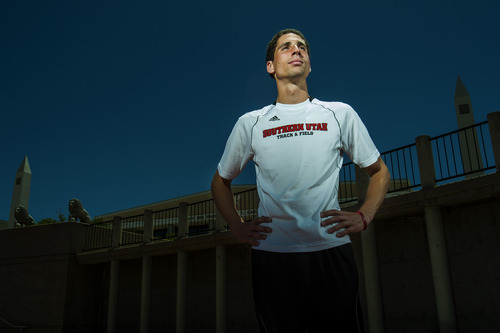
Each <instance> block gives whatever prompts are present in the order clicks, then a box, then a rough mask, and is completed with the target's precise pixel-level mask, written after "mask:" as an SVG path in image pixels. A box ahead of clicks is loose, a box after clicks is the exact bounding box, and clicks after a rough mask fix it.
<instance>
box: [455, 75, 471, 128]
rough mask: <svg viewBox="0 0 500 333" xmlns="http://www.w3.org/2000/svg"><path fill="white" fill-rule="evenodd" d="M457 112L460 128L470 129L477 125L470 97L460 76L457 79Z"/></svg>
mask: <svg viewBox="0 0 500 333" xmlns="http://www.w3.org/2000/svg"><path fill="white" fill-rule="evenodd" d="M455 112H456V114H457V123H458V128H464V127H468V126H471V125H474V124H475V123H476V122H475V121H474V111H473V110H472V104H471V100H470V95H469V92H468V91H467V88H465V84H464V83H463V81H462V79H461V78H460V75H459V76H458V77H457V84H456V86H455Z"/></svg>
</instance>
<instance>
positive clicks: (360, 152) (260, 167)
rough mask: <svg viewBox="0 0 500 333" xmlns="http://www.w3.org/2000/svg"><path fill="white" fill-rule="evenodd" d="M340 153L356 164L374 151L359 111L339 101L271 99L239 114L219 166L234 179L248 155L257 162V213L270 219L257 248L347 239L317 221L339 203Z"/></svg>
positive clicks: (372, 157)
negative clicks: (282, 101) (268, 229)
mask: <svg viewBox="0 0 500 333" xmlns="http://www.w3.org/2000/svg"><path fill="white" fill-rule="evenodd" d="M342 152H346V153H347V154H348V156H349V157H350V158H351V160H352V161H353V162H354V163H355V164H357V165H359V166H360V167H361V168H365V167H368V166H370V165H372V164H373V163H375V162H376V161H377V159H378V157H379V156H380V154H379V152H378V150H377V148H376V147H375V145H374V144H373V142H372V140H371V138H370V136H369V134H368V131H367V130H366V127H365V126H364V124H363V123H362V121H361V119H360V118H359V116H358V115H357V113H356V112H355V111H354V110H353V108H352V107H350V106H349V105H347V104H344V103H339V102H322V101H319V100H317V99H313V100H307V101H305V102H303V103H299V104H293V105H292V104H279V103H277V104H276V105H269V106H266V107H264V108H262V109H260V110H257V111H252V112H249V113H246V114H244V115H243V116H241V117H240V118H239V119H238V121H237V122H236V125H235V126H234V128H233V131H232V132H231V135H230V136H229V139H228V141H227V144H226V148H225V150H224V154H223V156H222V158H221V161H220V162H219V165H218V171H219V174H220V176H221V177H223V178H226V179H234V178H236V177H237V176H238V175H239V174H240V173H241V171H242V170H243V168H244V167H245V165H246V164H247V162H248V161H249V160H253V161H254V163H255V171H256V176H257V191H258V194H259V199H260V203H259V211H258V215H259V216H269V217H271V218H272V219H273V221H272V223H270V224H269V226H270V227H271V228H272V229H273V232H272V234H270V235H269V236H268V238H267V240H265V241H260V245H259V246H258V247H255V249H259V250H266V251H272V252H310V251H319V250H325V249H328V248H332V247H335V246H339V245H343V244H346V243H349V242H350V239H349V237H347V236H346V237H342V238H338V237H336V236H335V234H328V233H327V232H326V230H327V228H326V227H321V226H320V222H321V218H320V213H321V212H322V211H325V210H328V209H340V207H339V204H338V199H337V194H338V186H339V171H340V168H341V167H342V161H343V153H342Z"/></svg>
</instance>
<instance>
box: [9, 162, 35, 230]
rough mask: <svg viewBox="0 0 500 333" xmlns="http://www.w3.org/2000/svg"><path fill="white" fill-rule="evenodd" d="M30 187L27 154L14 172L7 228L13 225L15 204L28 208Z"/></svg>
mask: <svg viewBox="0 0 500 333" xmlns="http://www.w3.org/2000/svg"><path fill="white" fill-rule="evenodd" d="M30 187H31V169H30V164H29V163H28V156H25V157H24V160H23V161H22V162H21V165H20V166H19V169H17V172H16V180H15V182H14V191H13V193H12V201H11V204H10V215H9V224H8V228H13V227H14V225H15V218H14V211H15V209H16V207H17V206H19V205H23V206H24V207H25V208H26V209H28V206H29V202H30Z"/></svg>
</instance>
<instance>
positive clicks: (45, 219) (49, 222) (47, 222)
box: [36, 217, 57, 225]
mask: <svg viewBox="0 0 500 333" xmlns="http://www.w3.org/2000/svg"><path fill="white" fill-rule="evenodd" d="M56 222H57V220H56V219H53V218H51V217H47V218H44V219H41V220H40V221H38V222H37V223H36V224H39V225H41V224H51V223H56Z"/></svg>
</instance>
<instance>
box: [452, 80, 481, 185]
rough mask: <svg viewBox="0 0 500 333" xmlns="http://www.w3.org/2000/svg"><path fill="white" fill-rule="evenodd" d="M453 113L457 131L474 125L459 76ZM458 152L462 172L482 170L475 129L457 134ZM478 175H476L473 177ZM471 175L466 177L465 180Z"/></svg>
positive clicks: (469, 103) (467, 95) (470, 108)
mask: <svg viewBox="0 0 500 333" xmlns="http://www.w3.org/2000/svg"><path fill="white" fill-rule="evenodd" d="M455 112H456V115H457V123H458V129H463V128H466V127H469V126H472V125H474V124H475V123H476V122H475V121H474V111H473V110H472V104H471V100H470V95H469V92H468V91H467V88H465V85H464V83H463V82H462V79H461V78H460V75H459V76H458V78H457V85H456V87H455ZM458 137H459V142H460V152H461V154H462V164H463V167H464V172H465V173H469V172H474V171H476V170H480V169H482V168H483V160H482V156H481V150H480V148H479V141H478V137H477V131H476V129H475V128H470V129H467V130H465V131H461V132H460V133H459V136H458ZM477 174H480V173H476V174H475V175H477ZM471 176H472V175H468V176H466V178H469V177H471Z"/></svg>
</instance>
